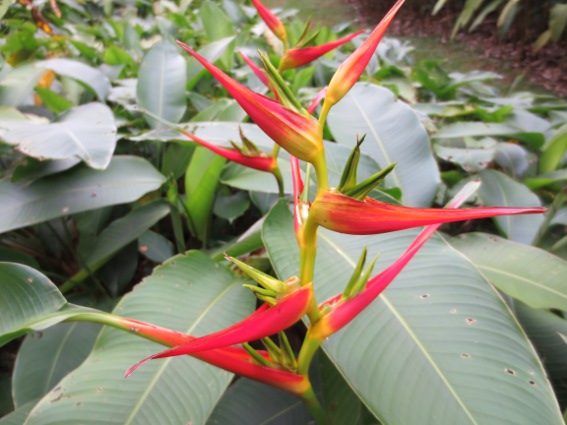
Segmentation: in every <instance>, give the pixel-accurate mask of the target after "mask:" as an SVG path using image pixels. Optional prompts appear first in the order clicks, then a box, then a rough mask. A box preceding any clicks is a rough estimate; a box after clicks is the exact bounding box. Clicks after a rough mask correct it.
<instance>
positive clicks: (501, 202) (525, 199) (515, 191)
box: [478, 170, 543, 244]
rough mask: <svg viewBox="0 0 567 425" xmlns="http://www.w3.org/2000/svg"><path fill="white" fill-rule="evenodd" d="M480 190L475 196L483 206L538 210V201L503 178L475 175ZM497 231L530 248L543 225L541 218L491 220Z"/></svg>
mask: <svg viewBox="0 0 567 425" xmlns="http://www.w3.org/2000/svg"><path fill="white" fill-rule="evenodd" d="M479 177H480V180H481V181H482V186H481V187H480V189H479V191H478V196H479V197H480V199H481V201H482V202H483V203H484V204H485V205H494V206H502V207H539V206H541V201H540V200H539V198H538V197H537V196H536V195H535V194H534V193H532V192H531V191H530V190H529V189H528V188H527V187H526V186H524V185H523V184H521V183H518V182H517V181H515V180H513V179H511V178H510V177H508V176H507V175H506V174H503V173H501V172H499V171H494V170H484V171H482V172H481V173H480V174H479ZM494 221H495V222H496V224H497V225H498V227H499V228H500V229H501V230H502V232H504V234H505V235H507V236H508V238H509V239H512V240H513V241H516V242H521V243H524V244H531V243H532V241H533V240H534V238H535V235H536V234H537V231H538V229H539V227H540V226H541V224H542V223H543V216H542V215H541V214H534V215H531V214H530V215H517V216H502V217H495V218H494Z"/></svg>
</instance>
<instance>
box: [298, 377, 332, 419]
mask: <svg viewBox="0 0 567 425" xmlns="http://www.w3.org/2000/svg"><path fill="white" fill-rule="evenodd" d="M301 398H302V400H303V402H304V403H305V405H306V406H307V408H308V409H309V412H310V413H311V415H312V416H313V419H315V423H317V425H330V424H331V419H330V418H329V415H328V414H327V412H326V411H325V409H323V406H321V403H319V400H318V399H317V396H316V395H315V391H313V387H312V386H309V389H308V390H307V391H305V392H304V393H303V394H302V395H301Z"/></svg>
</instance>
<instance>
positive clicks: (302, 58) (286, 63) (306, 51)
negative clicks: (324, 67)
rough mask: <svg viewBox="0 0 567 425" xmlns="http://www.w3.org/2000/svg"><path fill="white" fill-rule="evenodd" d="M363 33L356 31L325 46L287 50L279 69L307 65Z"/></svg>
mask: <svg viewBox="0 0 567 425" xmlns="http://www.w3.org/2000/svg"><path fill="white" fill-rule="evenodd" d="M363 32H364V31H358V32H355V33H353V34H349V35H347V36H345V37H343V38H339V39H338V40H335V41H332V42H330V43H326V44H321V45H319V46H312V47H303V48H299V49H289V50H287V51H286V52H285V53H284V55H283V57H282V61H281V63H280V69H281V70H286V69H292V68H297V67H300V66H303V65H307V64H308V63H310V62H313V61H314V60H315V59H317V58H319V57H321V56H323V55H324V54H326V53H329V52H330V51H331V50H333V49H336V48H337V47H339V46H342V45H343V44H345V43H348V42H349V41H350V40H352V39H353V38H355V37H357V36H358V35H360V34H362V33H363Z"/></svg>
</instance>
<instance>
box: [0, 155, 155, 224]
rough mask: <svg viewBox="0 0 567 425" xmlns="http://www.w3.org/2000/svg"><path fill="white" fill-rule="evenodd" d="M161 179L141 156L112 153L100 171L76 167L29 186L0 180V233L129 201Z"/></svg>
mask: <svg viewBox="0 0 567 425" xmlns="http://www.w3.org/2000/svg"><path fill="white" fill-rule="evenodd" d="M164 181H165V178H164V177H163V176H162V175H161V174H160V173H159V172H158V171H157V170H156V169H155V168H154V167H153V166H152V165H151V164H150V163H149V162H148V161H146V160H145V159H143V158H140V157H134V156H115V157H114V158H113V159H112V161H111V162H110V164H109V166H108V168H107V169H106V170H104V171H97V170H93V169H90V168H87V167H77V168H74V169H72V170H69V171H67V172H65V173H59V174H56V175H54V176H50V177H47V178H44V179H41V180H36V181H34V182H33V183H32V184H30V185H21V184H15V183H10V182H7V181H4V182H0V232H6V231H8V230H12V229H18V228H20V227H25V226H29V225H32V224H36V223H41V222H43V221H47V220H51V219H52V218H56V217H61V216H64V215H69V214H74V213H77V212H81V211H88V210H93V209H97V208H101V207H105V206H108V205H116V204H123V203H126V202H132V201H135V200H136V199H138V198H140V197H141V196H143V195H144V194H146V193H148V192H150V191H152V190H156V189H157V188H159V187H160V186H161V185H162V183H163V182H164Z"/></svg>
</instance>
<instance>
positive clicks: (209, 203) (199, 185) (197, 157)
mask: <svg viewBox="0 0 567 425" xmlns="http://www.w3.org/2000/svg"><path fill="white" fill-rule="evenodd" d="M225 162H226V160H225V159H224V158H223V157H222V156H219V155H217V154H215V153H213V152H211V151H209V150H207V149H205V148H201V147H199V148H196V149H195V152H194V153H193V157H192V158H191V162H190V164H189V167H188V168H187V173H186V174H185V191H186V195H187V201H186V205H187V211H188V213H189V215H190V218H191V222H192V223H193V226H194V228H195V231H196V232H197V237H198V238H199V239H200V240H201V241H203V242H205V243H206V241H207V240H208V236H209V226H210V221H211V216H212V211H213V205H214V202H215V196H216V189H217V185H218V183H219V180H220V175H221V172H222V168H223V167H224V164H225Z"/></svg>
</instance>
